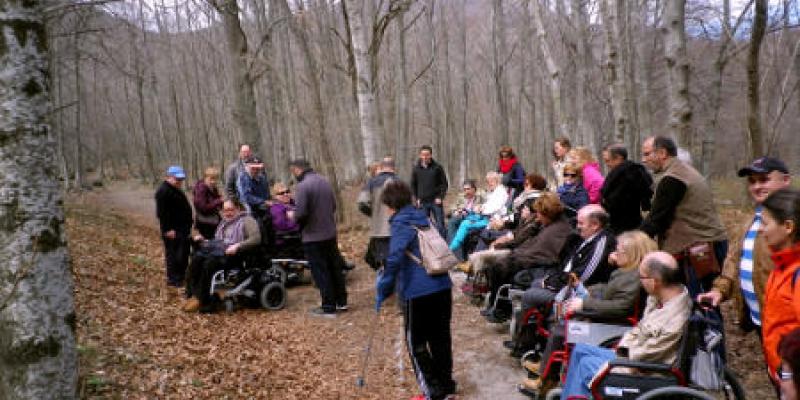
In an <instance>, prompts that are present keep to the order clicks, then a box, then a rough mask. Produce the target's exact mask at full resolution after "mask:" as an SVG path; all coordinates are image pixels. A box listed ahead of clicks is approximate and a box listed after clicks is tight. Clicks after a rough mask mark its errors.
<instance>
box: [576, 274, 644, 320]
mask: <svg viewBox="0 0 800 400" xmlns="http://www.w3.org/2000/svg"><path fill="white" fill-rule="evenodd" d="M641 288H642V284H641V282H640V281H639V270H638V269H637V268H631V269H628V270H622V269H619V268H618V269H615V270H614V272H612V273H611V278H609V280H608V283H598V284H596V285H592V286H590V287H589V288H588V289H589V297H587V298H585V299H584V300H583V311H585V312H591V313H597V314H600V315H602V316H603V317H606V318H625V317H627V316H629V315H631V313H632V312H633V309H634V307H635V305H636V302H637V301H639V291H640V290H641Z"/></svg>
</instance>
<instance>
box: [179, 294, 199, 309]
mask: <svg viewBox="0 0 800 400" xmlns="http://www.w3.org/2000/svg"><path fill="white" fill-rule="evenodd" d="M198 309H200V300H199V299H198V298H197V297H189V298H188V299H186V301H185V302H184V303H183V306H182V307H181V310H183V311H185V312H195V311H197V310H198Z"/></svg>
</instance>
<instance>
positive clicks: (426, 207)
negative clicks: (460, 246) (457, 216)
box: [420, 201, 447, 237]
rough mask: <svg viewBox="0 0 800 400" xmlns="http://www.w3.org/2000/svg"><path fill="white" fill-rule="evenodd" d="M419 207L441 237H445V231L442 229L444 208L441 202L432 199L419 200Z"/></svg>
mask: <svg viewBox="0 0 800 400" xmlns="http://www.w3.org/2000/svg"><path fill="white" fill-rule="evenodd" d="M420 208H421V209H422V211H423V212H425V216H426V217H428V218H430V219H431V220H433V225H434V226H435V227H436V230H437V231H439V234H440V235H442V237H447V232H445V230H444V208H442V205H441V204H436V202H434V201H423V202H420Z"/></svg>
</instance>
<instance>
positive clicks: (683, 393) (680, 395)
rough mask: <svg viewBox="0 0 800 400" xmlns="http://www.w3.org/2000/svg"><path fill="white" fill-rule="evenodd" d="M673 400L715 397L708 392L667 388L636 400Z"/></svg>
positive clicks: (697, 399) (646, 394) (702, 399)
mask: <svg viewBox="0 0 800 400" xmlns="http://www.w3.org/2000/svg"><path fill="white" fill-rule="evenodd" d="M672 399H675V400H681V399H695V400H714V396H711V395H709V394H708V393H706V392H703V391H700V390H697V389H692V388H688V387H683V386H666V387H661V388H658V389H655V390H651V391H649V392H647V393H645V394H643V395H641V396H639V397H637V398H636V400H672Z"/></svg>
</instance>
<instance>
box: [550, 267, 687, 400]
mask: <svg viewBox="0 0 800 400" xmlns="http://www.w3.org/2000/svg"><path fill="white" fill-rule="evenodd" d="M639 279H640V280H641V281H642V287H644V290H645V291H646V292H647V294H648V298H647V307H646V308H645V310H644V316H643V317H642V319H641V321H639V324H638V325H636V326H635V327H634V328H633V329H631V330H630V331H628V332H627V333H626V334H625V335H624V336H622V340H620V342H619V345H618V347H617V350H616V352H615V351H614V350H610V349H604V348H601V347H598V346H592V345H587V344H583V343H579V344H577V345H575V348H574V350H573V351H572V354H571V355H570V359H569V368H568V369H567V371H568V372H567V379H566V382H565V383H564V390H563V391H562V392H561V396H562V398H568V397H570V396H580V395H583V396H586V397H587V398H590V397H591V393H590V391H589V388H588V384H589V382H590V381H591V379H592V378H593V377H594V376H595V375H596V374H597V373H598V372H599V371H600V369H601V368H607V367H604V364H606V362H608V361H611V360H613V359H615V358H617V355H620V356H622V357H625V358H628V359H630V360H634V361H646V362H653V363H664V364H669V363H672V362H673V361H675V355H676V354H677V351H678V346H679V345H680V340H681V336H682V335H683V331H684V330H685V329H686V324H687V322H688V320H689V314H690V313H691V310H692V300H691V298H690V297H689V292H688V290H686V287H685V286H684V285H683V284H682V283H681V279H682V273H681V271H680V269H679V268H678V263H677V262H676V261H675V259H674V258H673V257H672V256H671V255H670V254H669V253H665V252H663V251H657V252H653V253H650V254H648V255H647V256H645V257H644V259H643V260H642V263H641V264H640V265H639Z"/></svg>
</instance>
